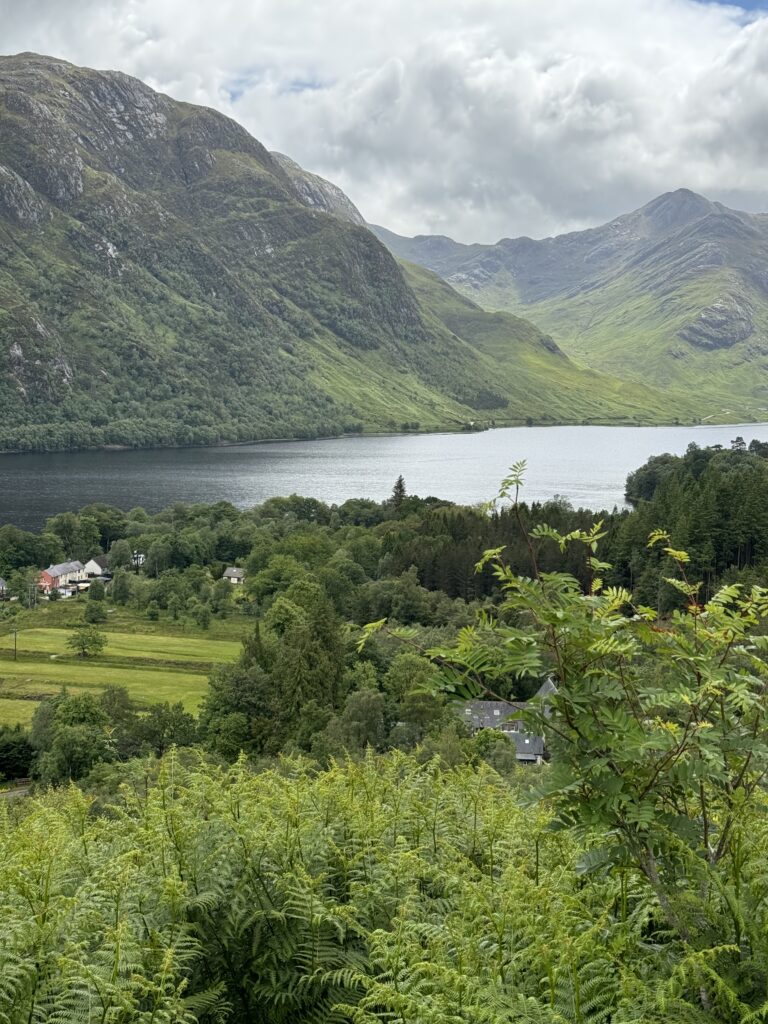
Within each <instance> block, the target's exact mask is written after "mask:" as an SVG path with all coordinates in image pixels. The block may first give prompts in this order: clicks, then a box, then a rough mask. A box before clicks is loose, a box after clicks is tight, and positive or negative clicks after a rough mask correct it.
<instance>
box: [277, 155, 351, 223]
mask: <svg viewBox="0 0 768 1024" xmlns="http://www.w3.org/2000/svg"><path fill="white" fill-rule="evenodd" d="M271 156H272V159H273V160H274V161H275V163H276V164H277V165H278V166H279V167H281V168H282V169H283V170H284V171H285V173H286V175H287V176H288V178H289V180H290V182H291V184H292V185H293V187H294V188H295V190H296V194H297V196H298V197H299V199H300V201H301V202H302V203H304V205H305V206H309V207H310V208H311V209H315V210H323V211H324V212H325V213H330V214H333V216H334V217H338V218H339V219H340V220H346V221H349V223H350V224H359V225H361V226H363V225H365V220H364V219H363V215H362V214H361V213H360V211H359V210H358V208H357V207H356V206H355V204H354V203H353V202H352V201H351V200H350V199H349V198H348V197H347V196H346V195H345V194H344V193H343V192H342V190H341V189H340V188H339V187H338V186H337V185H334V184H333V182H330V181H326V179H325V178H321V177H320V175H319V174H312V173H311V172H310V171H305V170H304V168H303V167H300V166H299V165H298V164H297V163H296V161H295V160H291V158H290V157H289V156H285V154H284V153H272V154H271Z"/></svg>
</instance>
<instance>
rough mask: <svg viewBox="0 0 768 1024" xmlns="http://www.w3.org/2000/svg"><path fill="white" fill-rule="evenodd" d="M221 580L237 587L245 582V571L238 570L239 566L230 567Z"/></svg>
mask: <svg viewBox="0 0 768 1024" xmlns="http://www.w3.org/2000/svg"><path fill="white" fill-rule="evenodd" d="M221 578H222V579H223V580H229V582H230V583H232V584H234V585H235V586H237V585H238V584H240V583H244V582H245V569H238V568H237V566H235V565H230V566H229V568H227V569H225V570H224V575H223V576H222V577H221Z"/></svg>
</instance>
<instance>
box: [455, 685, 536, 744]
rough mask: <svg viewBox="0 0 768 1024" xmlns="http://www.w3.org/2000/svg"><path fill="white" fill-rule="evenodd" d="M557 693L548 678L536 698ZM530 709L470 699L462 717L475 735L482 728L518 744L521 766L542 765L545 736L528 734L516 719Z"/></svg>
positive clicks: (510, 703) (511, 704)
mask: <svg viewBox="0 0 768 1024" xmlns="http://www.w3.org/2000/svg"><path fill="white" fill-rule="evenodd" d="M555 691H556V687H555V684H554V683H553V682H552V680H551V679H547V680H546V682H544V683H543V684H542V685H541V686H540V687H539V689H538V690H537V691H536V694H535V696H536V697H546V696H547V695H548V694H550V693H554V692H555ZM525 707H526V704H525V702H522V701H506V700H470V701H467V702H466V703H465V704H463V705H462V707H461V712H460V713H461V717H462V719H463V720H464V722H465V723H466V724H467V726H468V728H469V730H470V732H472V733H473V734H474V733H476V732H479V731H480V730H481V729H497V730H498V731H499V732H501V733H503V734H504V735H505V736H506V737H508V739H510V740H511V741H512V742H513V743H514V744H515V752H516V755H517V760H518V761H519V762H520V763H521V764H540V763H541V761H542V760H543V758H544V755H545V754H546V749H545V747H544V737H543V736H535V735H534V734H533V733H529V732H526V730H525V729H524V728H523V723H522V722H520V721H519V719H517V718H513V717H512V716H513V715H515V714H517V712H519V711H523V710H524V709H525Z"/></svg>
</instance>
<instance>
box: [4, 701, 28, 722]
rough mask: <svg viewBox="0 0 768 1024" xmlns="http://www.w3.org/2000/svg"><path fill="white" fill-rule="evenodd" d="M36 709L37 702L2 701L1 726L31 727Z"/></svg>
mask: <svg viewBox="0 0 768 1024" xmlns="http://www.w3.org/2000/svg"><path fill="white" fill-rule="evenodd" d="M36 707H37V701H36V700H13V699H12V698H8V699H7V700H0V725H16V724H17V723H20V724H21V725H29V723H30V722H31V721H32V715H34V713H35V708H36Z"/></svg>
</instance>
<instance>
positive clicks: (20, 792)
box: [0, 785, 30, 800]
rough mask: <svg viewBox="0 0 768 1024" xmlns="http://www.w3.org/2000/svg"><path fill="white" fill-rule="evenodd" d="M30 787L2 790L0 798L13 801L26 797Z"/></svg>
mask: <svg viewBox="0 0 768 1024" xmlns="http://www.w3.org/2000/svg"><path fill="white" fill-rule="evenodd" d="M29 790H30V787H29V786H28V785H27V786H15V787H14V788H13V789H2V790H0V798H2V799H3V800H14V799H16V798H17V797H22V796H28V795H29Z"/></svg>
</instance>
